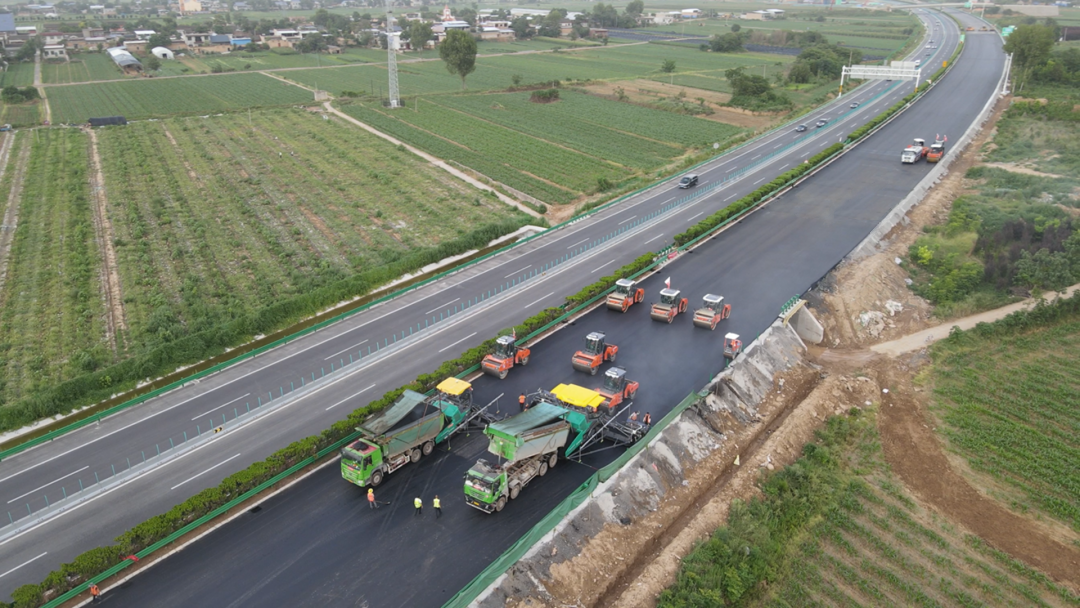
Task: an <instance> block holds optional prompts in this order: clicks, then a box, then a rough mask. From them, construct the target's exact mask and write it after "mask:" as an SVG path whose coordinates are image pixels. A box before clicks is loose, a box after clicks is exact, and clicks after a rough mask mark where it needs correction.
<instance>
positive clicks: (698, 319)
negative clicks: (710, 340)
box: [694, 293, 731, 331]
mask: <svg viewBox="0 0 1080 608" xmlns="http://www.w3.org/2000/svg"><path fill="white" fill-rule="evenodd" d="M730 316H731V304H725V303H724V296H718V295H716V294H711V293H707V294H705V297H704V298H702V299H701V308H698V309H697V310H695V311H694V327H704V328H706V329H708V330H709V331H712V330H714V329H716V324H717V323H719V322H720V321H723V320H724V319H726V318H728V317H730Z"/></svg>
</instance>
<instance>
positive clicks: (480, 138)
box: [344, 92, 740, 203]
mask: <svg viewBox="0 0 1080 608" xmlns="http://www.w3.org/2000/svg"><path fill="white" fill-rule="evenodd" d="M417 107H418V111H412V110H411V109H405V110H401V111H395V112H389V111H386V110H384V109H383V108H382V107H376V106H371V105H357V104H354V105H348V106H345V108H344V109H345V111H346V112H348V113H350V114H351V115H353V116H355V117H357V118H358V119H360V120H362V121H365V122H368V123H369V124H372V125H373V126H375V127H377V128H379V129H382V130H384V131H387V132H389V133H391V134H393V135H395V136H396V137H399V138H401V139H403V140H405V141H408V142H409V143H412V144H414V145H417V146H419V147H421V148H424V149H425V150H427V151H429V152H431V153H432V154H435V155H436V156H439V157H441V158H444V159H447V160H453V161H456V162H458V163H460V164H462V165H465V166H467V167H470V168H472V169H475V170H476V171H479V172H480V173H482V174H484V175H486V176H487V177H489V178H491V179H494V180H497V181H499V182H502V183H504V184H506V185H508V186H510V187H512V188H516V189H518V190H521V191H523V192H525V193H526V194H529V195H531V196H534V197H536V198H539V199H541V200H543V201H546V202H551V203H569V202H571V201H573V200H575V199H577V198H579V197H581V196H583V195H587V194H592V193H594V192H596V190H597V184H598V181H597V180H598V179H600V178H602V179H605V180H608V181H609V182H611V183H618V182H619V181H621V180H624V179H627V178H629V177H631V176H634V175H640V174H643V173H647V172H649V171H652V170H655V169H658V168H660V167H662V166H664V165H666V164H668V163H669V162H671V161H672V160H673V159H675V158H677V157H679V156H681V155H682V154H685V153H686V152H688V151H690V150H693V149H697V148H702V147H705V146H707V145H710V144H712V143H715V142H721V143H723V142H725V141H727V140H728V139H730V138H731V137H733V136H735V135H738V134H739V133H740V130H738V129H736V128H734V127H731V126H728V125H724V124H720V123H715V122H710V121H704V120H700V119H696V118H693V117H689V116H682V115H678V114H671V113H668V112H664V111H660V110H653V109H649V108H642V107H639V106H635V105H630V104H625V103H619V102H615V101H609V100H605V99H602V98H598V97H593V96H589V95H585V94H582V93H574V92H564V94H563V95H562V100H561V101H559V102H558V103H552V104H535V103H531V102H530V101H529V93H500V94H486V95H464V96H446V97H436V98H432V99H429V98H424V99H421V100H420V101H419V103H418V106H417Z"/></svg>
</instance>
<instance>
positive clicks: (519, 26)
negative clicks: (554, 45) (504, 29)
mask: <svg viewBox="0 0 1080 608" xmlns="http://www.w3.org/2000/svg"><path fill="white" fill-rule="evenodd" d="M510 29H512V30H514V36H516V37H517V39H518V40H526V39H528V38H532V37H533V34H535V33H536V30H534V29H533V26H532V24H530V23H529V18H528V17H526V16H524V15H522V16H521V17H518V18H517V19H514V20H513V21H511V22H510Z"/></svg>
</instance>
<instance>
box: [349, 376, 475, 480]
mask: <svg viewBox="0 0 1080 608" xmlns="http://www.w3.org/2000/svg"><path fill="white" fill-rule="evenodd" d="M472 392H473V391H472V385H471V384H469V383H468V382H466V381H464V380H459V379H457V378H447V379H446V380H443V381H442V382H440V383H439V386H438V387H436V392H435V394H434V395H433V396H431V397H427V396H425V395H422V394H420V393H417V392H416V391H411V390H406V391H405V392H404V393H402V395H401V398H400V399H398V400H397V402H396V403H394V405H391V406H390V407H388V408H386V409H385V410H383V411H381V412H379V413H377V414H375V415H373V416H371V417H370V418H368V419H367V420H365V421H364V424H362V425H361V426H359V427H357V428H356V430H358V431H360V433H361V434H362V436H361V438H360V439H358V440H356V441H354V442H352V443H350V444H349V445H348V446H346V447H344V448H342V449H341V476H342V477H343V478H345V479H346V480H348V481H350V482H352V483H354V484H356V485H358V486H361V487H364V486H367V485H370V486H371V487H375V486H378V485H379V484H381V483H382V482H383V479H385V478H386V476H387V475H389V474H390V473H393V472H394V471H396V470H398V469H400V468H401V467H403V466H405V465H406V464H408V463H410V462H417V461H419V460H420V458H421V457H422V456H427V455H429V454H431V452H432V451H433V450H434V449H435V445H436V444H438V443H442V442H443V441H446V440H447V439H448V438H449V437H450V436H451V435H453V434H454V433H456V432H458V431H460V430H463V429H465V428H467V427H468V426H470V425H473V424H486V423H488V422H490V421H491V420H492V419H491V416H490V415H489V414H488V413H487V411H486V410H487V408H488V406H490V405H491V404H488V406H485V407H483V408H481V407H477V406H476V405H474V404H473V402H472Z"/></svg>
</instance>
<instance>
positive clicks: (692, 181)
mask: <svg viewBox="0 0 1080 608" xmlns="http://www.w3.org/2000/svg"><path fill="white" fill-rule="evenodd" d="M697 179H698V176H697V175H696V174H694V173H689V174H687V175H684V176H683V178H682V179H681V180H679V187H680V188H690V187H692V186H696V185H697Z"/></svg>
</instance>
